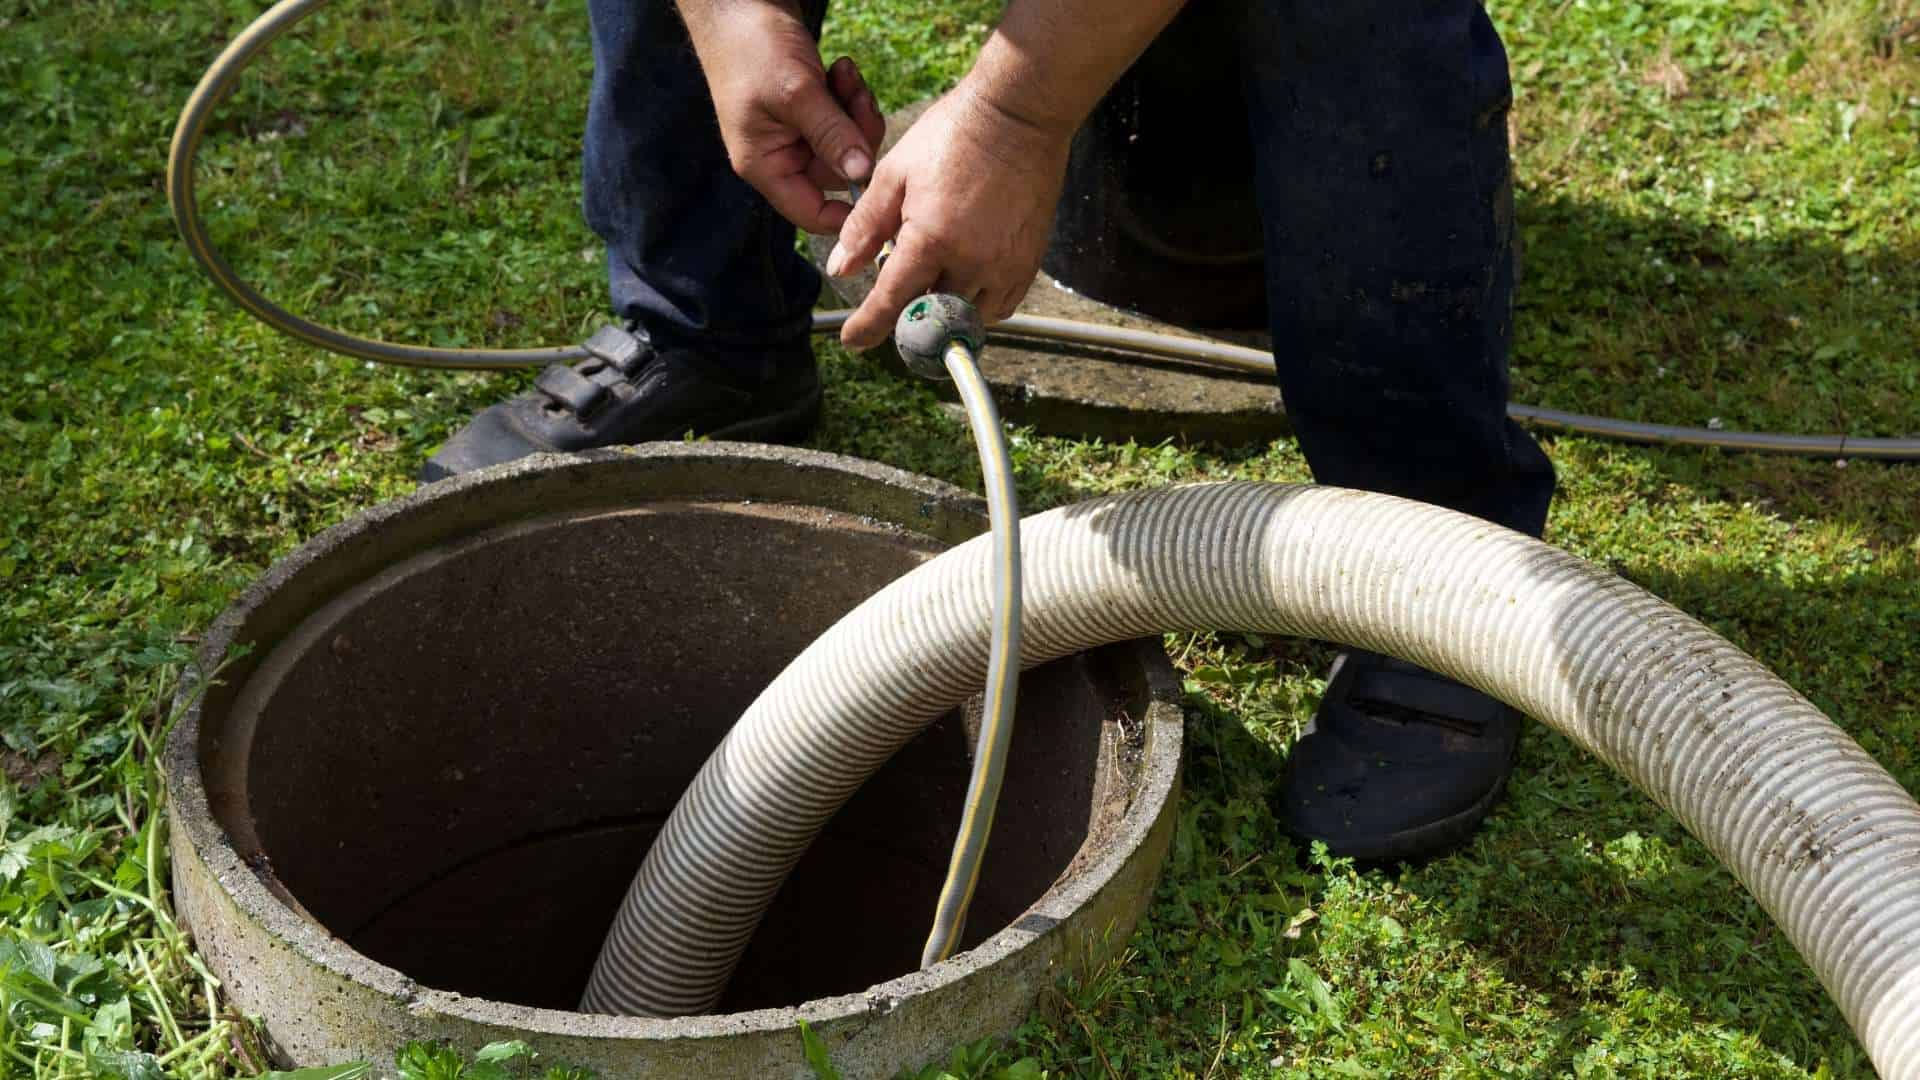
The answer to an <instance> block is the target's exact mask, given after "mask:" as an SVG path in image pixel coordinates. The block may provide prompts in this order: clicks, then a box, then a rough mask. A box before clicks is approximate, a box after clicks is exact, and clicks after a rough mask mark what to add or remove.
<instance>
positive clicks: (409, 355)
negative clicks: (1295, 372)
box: [167, 0, 1920, 461]
mask: <svg viewBox="0 0 1920 1080" xmlns="http://www.w3.org/2000/svg"><path fill="white" fill-rule="evenodd" d="M327 3H328V0H280V2H279V3H276V4H274V5H273V6H272V7H270V8H268V9H267V10H266V12H265V13H264V14H262V15H261V16H260V17H259V18H258V19H255V20H254V21H253V23H252V24H250V25H249V26H248V27H247V28H246V29H245V30H243V31H241V32H240V36H238V37H236V38H234V39H233V42H232V43H231V44H229V45H228V46H227V47H226V49H225V50H224V51H222V52H221V54H220V56H219V58H218V59H216V60H215V61H214V62H213V66H212V67H210V68H208V69H207V73H206V74H205V75H203V76H201V78H200V84H199V85H198V86H196V87H194V89H193V93H191V94H189V95H188V96H187V104H186V107H185V108H184V109H183V110H181V113H180V121H179V124H178V125H177V126H176V127H175V128H174V132H173V145H172V147H171V149H170V151H169V152H168V155H167V198H168V201H169V203H170V204H171V206H172V209H173V220H174V224H175V226H176V227H178V229H179V230H180V236H181V238H182V239H184V240H185V241H186V243H187V249H188V250H189V251H191V252H192V253H193V257H194V258H195V259H197V260H198V261H199V263H200V265H201V267H202V268H204V269H205V270H206V272H207V275H208V276H209V277H211V278H212V279H213V283H214V284H215V285H217V286H219V288H220V289H221V291H223V292H225V293H226V294H227V295H228V296H230V297H232V298H233V300H234V301H235V302H236V303H238V304H239V305H240V306H241V307H242V308H244V309H245V310H246V311H247V312H248V313H249V314H251V315H253V316H254V317H255V318H257V319H259V320H260V321H262V322H264V323H266V324H267V325H268V326H271V327H273V328H274V329H276V330H279V331H280V332H281V333H284V334H287V335H289V336H291V337H294V338H297V339H299V340H301V341H304V342H306V343H307V344H309V345H313V346H316V347H318V348H322V349H328V350H331V351H333V352H337V353H341V354H343V355H346V356H353V357H358V358H360V359H365V360H376V361H379V362H381V363H386V364H404V365H408V366H411V367H428V368H463V369H491V368H512V367H523V366H526V365H529V364H534V365H540V364H550V363H568V362H571V361H574V360H584V359H586V358H587V355H588V354H587V351H586V349H585V348H583V347H581V346H577V345H563V346H554V347H551V348H544V349H446V348H434V347H431V346H425V345H402V344H397V343H395V342H390V341H379V340H376V339H374V338H368V337H361V336H358V335H355V334H349V333H347V332H345V331H343V330H336V329H334V328H333V327H330V326H323V325H321V324H319V323H316V322H312V321H310V320H307V319H304V318H301V317H300V316H298V315H295V314H293V313H292V312H290V311H288V310H286V309H285V308H283V307H280V306H279V305H277V304H275V303H274V302H273V301H271V300H269V299H267V298H266V297H265V296H264V295H262V294H261V293H260V292H259V291H258V290H256V289H254V288H253V287H252V286H250V285H248V284H247V283H246V282H244V281H242V280H240V278H239V276H238V275H237V274H235V273H234V272H233V269H232V268H231V267H229V266H228V265H227V263H226V260H224V259H222V258H221V257H220V253H219V251H217V250H216V249H215V248H214V246H213V241H212V239H211V238H210V237H209V236H208V235H207V230H206V226H205V224H204V223H203V222H202V221H201V219H200V208H199V204H198V202H197V201H196V200H195V199H194V195H193V164H194V157H195V155H197V154H198V153H199V150H200V141H201V137H202V136H203V135H204V134H205V130H206V125H207V122H208V120H209V119H210V118H211V117H212V114H213V110H214V108H215V106H217V105H218V104H219V103H220V102H221V100H223V99H224V98H225V96H226V95H227V93H228V92H229V91H230V90H231V89H232V88H233V85H234V82H235V81H236V80H237V79H238V78H239V77H240V72H241V71H242V70H243V69H245V67H246V66H247V65H248V64H249V63H251V62H253V60H254V59H255V58H256V57H257V56H259V55H260V53H261V52H262V51H263V50H265V49H266V47H267V46H268V45H269V44H270V43H271V42H272V41H273V39H274V38H276V37H278V36H280V35H281V34H282V33H285V32H286V30H287V29H288V28H289V27H291V26H292V25H293V24H294V23H296V22H299V21H300V20H301V19H303V18H305V17H306V16H308V15H310V14H312V13H313V12H314V11H315V10H317V9H319V8H321V7H323V6H325V5H326V4H327ZM849 314H851V312H847V311H818V312H815V313H814V317H813V331H814V333H817V334H818V333H830V332H832V331H835V330H838V329H839V328H840V327H841V326H842V325H843V324H844V323H845V322H846V320H847V316H848V315H849ZM994 336H995V337H1008V338H1014V339H1026V340H1034V341H1052V342H1062V343H1068V344H1075V345H1090V346H1094V347H1097V348H1105V349H1112V350H1115V351H1117V352H1123V353H1141V354H1145V355H1148V356H1156V357H1161V358H1163V359H1169V360H1181V361H1187V362H1190V363H1197V364H1204V365H1209V366H1214V367H1223V368H1227V369H1229V370H1233V371H1242V372H1250V373H1253V374H1267V373H1270V372H1272V371H1273V356H1272V354H1270V353H1265V352H1262V351H1260V350H1258V349H1249V348H1245V347H1242V346H1238V345H1227V344H1223V343H1220V342H1213V341H1201V340H1197V339H1194V338H1183V337H1175V336H1173V335H1171V334H1157V333H1153V332H1151V331H1145V330H1130V329H1125V328H1122V327H1114V326H1101V325H1098V324H1094V323H1083V322H1075V321H1072V320H1068V319H1050V318H1045V317H1042V316H1037V315H1016V316H1014V317H1013V318H1011V319H1008V320H1007V321H1005V322H1003V323H1000V324H999V325H998V326H997V327H995V328H994ZM1507 412H1508V414H1509V415H1511V416H1513V417H1514V418H1516V419H1520V420H1526V421H1529V422H1531V423H1534V424H1538V425H1540V426H1541V427H1546V428H1552V429H1557V430H1561V431H1571V432H1576V433H1579V434H1582V435H1592V436H1596V437H1598V438H1603V439H1618V440H1622V441H1625V442H1635V443H1651V444H1656V445H1673V446H1714V447H1720V448H1721V449H1726V450H1760V451H1769V452H1773V453H1782V454H1800V455H1806V456H1811V457H1856V458H1875V459H1882V460H1889V461H1920V438H1912V437H1901V438H1891V439H1887V438H1864V437H1859V436H1853V435H1786V434H1780V433H1777V432H1768V431H1716V430H1714V429H1711V428H1703V427H1685V426H1679V425H1673V424H1648V423H1642V422H1640V421H1637V420H1620V419H1615V418H1613V417H1608V416H1590V415H1587V414H1584V413H1571V412H1563V411H1561V410H1558V409H1544V408H1538V407H1534V406H1529V405H1510V406H1508V408H1507Z"/></svg>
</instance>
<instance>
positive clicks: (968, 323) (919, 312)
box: [893, 293, 987, 380]
mask: <svg viewBox="0 0 1920 1080" xmlns="http://www.w3.org/2000/svg"><path fill="white" fill-rule="evenodd" d="M956 341H958V342H960V343H962V344H964V345H966V346H967V348H968V349H969V350H971V351H972V353H973V355H974V357H975V358H976V359H977V358H978V357H979V355H980V353H981V350H983V349H985V348H986V344H987V327H986V323H985V321H984V320H982V319H981V318H980V312H979V310H978V309H976V308H975V307H974V306H973V305H972V304H969V303H967V302H966V301H965V300H962V299H960V298H959V297H957V296H953V295H951V294H948V293H929V294H928V295H926V296H923V297H921V298H920V299H918V300H915V301H914V302H913V303H911V304H908V305H907V307H906V310H904V311H902V312H901V313H900V318H899V319H898V320H897V321H896V322H895V323H894V324H893V344H894V347H895V348H897V349H899V350H900V359H901V360H902V361H904V362H905V363H906V365H907V370H908V371H911V372H913V373H914V374H915V375H918V376H920V377H921V378H923V379H935V380H939V379H945V378H947V377H948V376H947V360H946V356H947V346H948V345H951V344H953V343H954V342H956Z"/></svg>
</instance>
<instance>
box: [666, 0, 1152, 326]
mask: <svg viewBox="0 0 1920 1080" xmlns="http://www.w3.org/2000/svg"><path fill="white" fill-rule="evenodd" d="M690 2H695V0H681V3H682V4H686V3H690ZM1183 2H1184V0H1009V2H1008V4H1007V6H1006V10H1005V12H1004V13H1003V14H1002V15H1001V18H1000V25H999V26H997V27H995V28H994V31H993V33H992V34H991V35H989V36H988V38H987V42H986V44H985V45H984V46H983V47H982V48H981V50H980V57H979V59H977V60H976V61H975V62H974V65H973V69H972V70H971V71H969V72H968V73H967V77H966V78H965V79H963V80H962V81H961V83H960V85H959V87H957V88H956V89H955V90H954V91H953V92H952V93H950V94H948V95H947V96H946V97H944V98H941V99H940V100H939V101H938V102H936V103H934V105H933V107H932V108H930V109H928V110H927V111H926V113H925V115H923V116H922V117H921V118H920V121H919V122H918V123H916V124H914V125H913V129H912V130H911V131H909V132H907V134H906V135H905V136H904V137H903V138H902V139H901V140H900V144H899V145H898V146H896V147H894V148H893V151H892V152H891V153H889V154H888V155H887V157H886V160H885V161H882V162H881V163H880V167H879V169H878V170H877V171H876V172H875V173H874V177H873V185H872V188H871V189H870V190H869V191H868V192H867V193H866V195H865V196H863V197H862V198H861V200H860V205H859V207H858V208H856V209H855V210H854V212H853V215H852V216H851V217H849V218H847V220H846V224H845V225H844V226H843V227H842V228H841V230H840V242H839V244H837V245H836V246H835V248H834V252H833V256H832V257H831V258H829V259H828V260H827V272H828V273H829V274H833V275H835V276H836V277H837V276H839V275H841V274H846V273H850V272H852V271H854V270H857V269H859V268H860V267H862V266H865V265H866V263H867V262H868V260H870V259H872V258H873V257H874V255H875V254H876V253H878V252H879V250H880V245H881V244H882V243H883V242H885V241H886V239H887V238H888V237H889V236H893V237H896V240H895V249H894V253H893V257H892V258H891V259H888V260H887V264H886V266H885V267H884V268H883V269H882V270H881V271H880V280H879V282H878V283H877V284H876V285H875V286H874V289H873V292H871V293H869V294H868V295H867V299H866V302H865V303H863V304H861V305H860V309H859V310H858V311H856V312H854V313H853V314H852V315H851V316H849V317H848V319H847V324H846V326H844V327H842V328H841V330H840V340H841V341H843V342H845V343H846V344H847V345H848V346H850V347H854V348H865V347H868V346H872V345H877V344H879V343H880V341H881V340H882V339H883V338H885V337H886V336H887V332H888V331H889V330H891V329H892V328H893V321H894V320H895V319H897V318H899V316H900V311H901V309H902V308H904V307H905V306H906V305H907V304H908V303H909V302H910V301H912V300H913V298H914V297H915V296H918V295H919V294H921V293H924V292H928V291H938V292H947V293H953V294H954V295H956V296H959V297H962V298H963V299H966V300H970V301H972V302H973V305H974V306H975V307H977V308H979V309H980V313H981V314H982V315H984V316H986V317H987V319H989V320H991V321H999V320H1001V319H1005V318H1007V317H1008V316H1010V315H1012V314H1013V309H1014V308H1015V307H1016V306H1018V305H1019V303H1020V301H1021V300H1022V299H1024V298H1025V296H1026V294H1027V286H1028V285H1030V284H1031V283H1032V281H1033V275H1034V273H1035V272H1036V271H1038V270H1039V269H1040V256H1041V255H1042V254H1044V252H1045V250H1046V244H1047V234H1048V233H1049V232H1051V231H1052V228H1053V212H1054V204H1055V202H1056V201H1058V200H1059V198H1060V187H1061V183H1062V181H1063V180H1064V178H1065V175H1066V169H1067V149H1068V147H1069V145H1070V144H1071V143H1072V139H1073V133H1074V131H1075V129H1077V128H1079V126H1080V122H1081V121H1082V120H1084V119H1086V117H1087V114H1088V113H1089V112H1091V111H1092V110H1093V106H1094V104H1095V103H1096V102H1098V101H1099V100H1100V95H1102V94H1104V93H1106V92H1107V88H1108V87H1110V86H1112V85H1113V82H1114V80H1115V79H1117V78H1119V77H1120V73H1121V72H1122V71H1124V70H1126V67H1127V65H1128V64H1131V63H1132V62H1133V59H1134V57H1136V56H1139V55H1140V50H1142V49H1144V48H1146V47H1147V43H1148V42H1150V41H1152V40H1153V38H1154V35H1156V34H1158V33H1159V32H1160V31H1161V29H1162V28H1164V27H1165V26H1166V25H1167V22H1168V21H1169V20H1170V19H1172V18H1173V16H1174V13H1175V12H1176V11H1178V10H1180V5H1181V4H1182V3H1183Z"/></svg>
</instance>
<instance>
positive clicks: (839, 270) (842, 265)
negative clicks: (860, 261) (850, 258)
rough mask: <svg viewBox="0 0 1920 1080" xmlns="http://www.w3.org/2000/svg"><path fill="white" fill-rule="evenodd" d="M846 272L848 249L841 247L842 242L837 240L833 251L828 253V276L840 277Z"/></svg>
mask: <svg viewBox="0 0 1920 1080" xmlns="http://www.w3.org/2000/svg"><path fill="white" fill-rule="evenodd" d="M846 272H847V249H846V248H843V247H841V246H840V241H838V240H835V241H834V242H833V250H832V251H830V252H828V253H827V276H828V277H839V276H840V275H841V274H844V273H846Z"/></svg>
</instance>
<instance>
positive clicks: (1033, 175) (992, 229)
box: [827, 82, 1073, 349]
mask: <svg viewBox="0 0 1920 1080" xmlns="http://www.w3.org/2000/svg"><path fill="white" fill-rule="evenodd" d="M1072 138H1073V131H1072V129H1071V128H1066V129H1064V130H1059V129H1055V128H1053V127H1048V126H1044V125H1040V124H1036V123H1033V122H1030V121H1028V120H1025V119H1022V118H1020V117H1017V116H1015V115H1013V114H1011V113H1009V112H1007V111H1006V110H1004V109H1002V108H1000V107H998V106H997V105H995V104H994V103H993V102H992V101H991V100H990V99H989V98H988V97H987V96H986V95H984V94H982V93H980V92H978V91H977V90H974V89H972V88H971V87H969V86H968V84H967V83H966V82H962V83H961V85H960V86H959V87H957V88H955V89H954V90H953V91H952V92H951V93H949V94H947V95H946V96H945V97H943V98H941V99H940V100H939V101H936V102H935V103H934V104H933V105H932V106H930V107H929V108H928V109H927V111H926V112H925V113H924V114H922V116H921V117H920V119H919V120H918V121H917V122H916V123H915V124H914V125H913V127H912V128H911V129H909V130H908V131H907V133H906V134H905V135H903V136H902V137H901V139H900V142H899V143H898V144H897V145H896V146H895V147H894V148H893V150H892V151H891V152H890V153H888V154H887V155H886V156H885V157H884V158H882V159H881V160H880V163H879V165H878V166H877V167H876V168H875V169H874V173H873V183H872V185H871V186H870V187H869V188H868V189H867V191H866V193H865V194H864V195H863V196H861V199H860V202H859V205H858V206H856V207H855V208H854V210H853V213H852V214H851V215H849V216H848V218H847V220H846V223H845V224H844V225H842V226H841V228H840V240H839V242H838V243H837V244H835V245H834V250H833V254H832V255H831V256H830V257H829V258H828V259H827V272H828V273H829V274H832V275H833V276H835V277H840V276H843V275H846V274H850V273H853V272H855V271H857V270H859V269H860V268H861V267H864V266H865V265H867V263H869V262H871V261H872V260H873V258H874V256H876V255H877V254H879V252H880V246H881V244H883V243H884V242H885V241H886V240H888V239H889V238H892V239H893V241H894V249H893V254H892V255H891V256H889V257H888V259H887V261H886V263H885V264H884V265H883V267H882V268H881V271H880V278H879V281H878V282H877V283H876V284H875V285H874V288H873V291H872V292H871V293H869V294H868V296H867V299H866V301H865V302H864V303H862V304H861V305H860V307H859V309H858V310H856V311H855V312H854V313H853V314H852V315H851V316H849V317H848V319H847V323H846V326H845V327H843V328H842V329H841V331H840V340H841V341H842V342H843V343H844V344H846V345H847V347H849V348H856V349H861V348H871V347H873V346H875V345H878V344H880V343H881V342H882V341H884V340H886V337H887V335H888V334H889V333H891V332H892V330H893V324H894V320H895V319H897V318H899V316H900V312H901V310H902V309H903V308H905V307H906V306H907V304H909V303H911V302H912V301H913V300H914V299H915V298H916V297H919V296H921V295H923V294H926V293H929V292H943V293H951V294H953V295H955V296H958V297H960V298H962V299H964V300H967V301H969V302H971V303H972V304H973V305H974V306H975V307H976V308H978V309H979V310H980V313H981V315H982V316H983V317H985V318H986V319H987V320H988V321H990V322H997V321H999V320H1001V319H1005V318H1007V317H1008V316H1010V315H1012V314H1013V311H1014V309H1015V308H1016V307H1018V306H1019V304H1020V301H1021V300H1022V299H1024V298H1025V296H1026V294H1027V287H1028V286H1029V285H1031V284H1032V283H1033V278H1034V275H1035V274H1036V273H1038V272H1039V269H1040V258H1041V256H1042V255H1043V254H1044V253H1045V250H1046V246H1047V237H1048V235H1049V233H1050V232H1051V231H1052V228H1053V215H1054V204H1055V203H1056V202H1057V201H1058V200H1059V198H1060V188H1061V185H1062V183H1063V182H1064V178H1065V175H1066V168H1067V150H1068V147H1069V145H1070V144H1071V142H1072Z"/></svg>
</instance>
